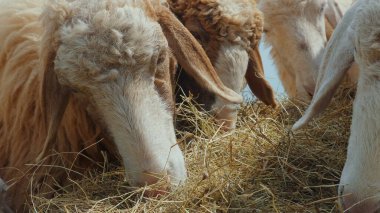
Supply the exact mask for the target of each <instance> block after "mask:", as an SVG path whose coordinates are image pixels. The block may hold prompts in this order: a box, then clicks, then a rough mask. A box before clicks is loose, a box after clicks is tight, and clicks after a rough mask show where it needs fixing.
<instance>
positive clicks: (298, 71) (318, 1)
mask: <svg viewBox="0 0 380 213" xmlns="http://www.w3.org/2000/svg"><path fill="white" fill-rule="evenodd" d="M326 5H327V1H326V0H265V1H261V2H260V4H259V8H260V9H261V10H262V11H263V13H264V19H265V24H264V31H265V32H266V33H265V41H266V42H267V43H268V44H270V45H271V46H272V50H271V51H272V52H271V54H272V56H273V58H274V60H275V62H276V64H277V66H278V69H279V72H280V78H281V81H282V83H283V85H284V88H285V90H286V92H287V93H288V95H289V96H290V97H297V98H300V99H303V100H307V101H308V100H310V99H311V96H312V95H313V93H314V89H315V79H316V76H317V71H318V68H319V64H320V61H321V57H322V54H323V50H324V47H325V44H326V40H327V38H326V33H325V23H324V22H325V20H324V10H325V7H326Z"/></svg>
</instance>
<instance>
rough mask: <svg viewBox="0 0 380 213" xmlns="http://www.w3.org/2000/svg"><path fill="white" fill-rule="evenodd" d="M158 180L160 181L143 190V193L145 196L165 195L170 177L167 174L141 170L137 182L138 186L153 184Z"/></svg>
mask: <svg viewBox="0 0 380 213" xmlns="http://www.w3.org/2000/svg"><path fill="white" fill-rule="evenodd" d="M158 182H160V183H161V182H162V184H159V185H157V186H152V188H149V189H147V190H146V191H145V193H144V195H145V196H146V197H157V196H160V195H165V194H166V193H167V192H168V190H169V185H170V177H169V176H168V175H167V174H158V173H151V172H143V173H142V175H141V176H140V178H139V181H138V182H137V185H138V186H139V187H144V186H151V185H155V184H157V183H158Z"/></svg>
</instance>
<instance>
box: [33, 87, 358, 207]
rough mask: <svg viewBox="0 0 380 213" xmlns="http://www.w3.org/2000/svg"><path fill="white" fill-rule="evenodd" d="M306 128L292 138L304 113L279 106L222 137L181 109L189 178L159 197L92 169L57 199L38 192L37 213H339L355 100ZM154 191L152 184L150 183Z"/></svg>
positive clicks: (250, 112) (342, 101)
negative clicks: (146, 195) (186, 126)
mask: <svg viewBox="0 0 380 213" xmlns="http://www.w3.org/2000/svg"><path fill="white" fill-rule="evenodd" d="M339 96H340V97H341V98H339V99H337V98H336V99H335V100H334V101H333V104H332V105H331V106H330V107H329V109H328V111H327V112H325V113H324V115H323V116H320V117H319V118H318V119H316V120H314V121H313V122H312V123H311V124H310V125H309V126H308V128H305V129H303V130H302V131H299V132H297V133H296V134H292V133H290V132H289V131H288V130H289V128H290V127H291V125H292V124H293V123H294V122H295V121H296V120H297V119H298V118H299V117H300V115H301V112H303V110H304V109H305V108H306V106H305V105H303V104H302V103H293V102H290V101H287V100H283V101H281V105H282V106H281V107H280V109H278V110H272V109H269V108H267V107H266V106H264V105H262V104H259V103H249V104H246V105H245V106H244V107H243V108H242V110H241V111H240V115H239V121H238V128H237V129H236V130H234V131H233V132H227V133H223V132H220V131H219V130H218V126H215V125H214V124H213V122H212V119H211V118H210V117H209V116H207V115H205V114H203V113H201V112H198V111H197V110H196V109H195V107H194V105H191V104H190V105H189V104H181V105H180V106H179V109H180V110H181V112H182V114H183V116H182V118H185V119H186V120H187V122H189V123H191V124H192V126H193V129H192V130H191V132H189V131H179V132H178V142H179V143H180V144H181V146H182V150H183V151H184V153H185V158H186V163H187V168H188V173H189V179H188V182H187V184H186V185H185V186H183V187H181V188H178V189H176V190H175V191H173V192H171V193H170V194H167V195H165V196H163V197H161V198H160V199H152V198H144V197H143V196H142V194H143V191H144V190H145V189H137V190H134V189H132V188H131V187H129V186H128V185H127V184H126V183H125V182H124V179H123V178H124V176H123V170H122V168H112V167H111V168H109V166H107V164H105V168H104V171H101V172H99V171H98V172H89V173H88V174H85V175H86V177H85V178H84V179H83V180H81V181H76V182H75V181H73V184H72V185H71V186H68V187H66V188H63V189H62V190H61V191H64V193H59V194H58V193H57V195H56V196H55V198H53V199H49V200H48V199H44V198H43V197H42V195H33V197H32V200H33V206H31V208H32V209H33V210H35V211H37V212H45V211H48V212H49V211H51V212H56V211H61V212H88V211H90V212H125V211H127V212H143V211H145V212H339V209H338V205H337V202H336V201H337V197H336V196H337V183H338V182H339V176H340V172H341V169H342V167H343V164H344V161H345V155H346V146H347V140H348V136H349V128H350V123H351V112H352V98H350V96H349V93H348V92H347V93H345V92H341V94H340V95H339ZM152 187H154V186H152Z"/></svg>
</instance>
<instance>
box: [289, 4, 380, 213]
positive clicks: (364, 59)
mask: <svg viewBox="0 0 380 213" xmlns="http://www.w3.org/2000/svg"><path fill="white" fill-rule="evenodd" d="M322 62H323V64H322V66H321V69H322V70H321V72H320V74H319V76H318V82H317V87H316V95H315V96H314V98H313V100H312V102H311V104H310V106H309V107H308V109H307V110H306V112H305V114H304V115H303V116H302V118H301V119H300V120H298V121H297V122H296V123H295V124H294V126H293V130H294V131H295V130H297V129H299V128H301V127H303V126H304V125H306V124H307V123H308V122H309V121H310V120H311V119H312V118H313V117H314V116H316V115H318V114H319V113H320V112H322V111H323V110H324V109H325V108H326V107H327V106H328V104H329V102H330V101H331V99H332V96H333V95H334V93H335V91H336V90H337V88H338V86H339V84H340V83H341V82H342V79H343V77H344V75H345V74H346V73H347V72H348V68H349V67H350V64H352V63H354V62H356V63H357V64H358V66H359V69H360V72H359V80H358V83H357V92H356V97H355V100H354V105H353V114H352V124H351V132H350V138H349V141H348V148H347V159H346V162H345V165H344V168H343V171H342V174H341V178H340V183H339V188H338V193H339V195H340V203H341V204H342V207H343V209H344V210H345V212H379V211H380V205H379V204H380V182H379V181H380V164H379V160H380V131H379V130H380V119H379V116H378V115H379V114H378V113H379V111H380V2H379V1H377V0H358V1H357V3H356V4H354V5H353V6H352V7H351V9H349V10H348V11H347V13H346V15H345V16H344V17H343V19H342V21H341V23H340V24H338V27H337V29H336V30H335V33H334V35H333V37H332V39H331V41H330V42H329V43H328V45H327V51H326V53H325V55H324V58H323V61H322Z"/></svg>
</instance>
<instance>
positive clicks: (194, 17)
mask: <svg viewBox="0 0 380 213" xmlns="http://www.w3.org/2000/svg"><path fill="white" fill-rule="evenodd" d="M168 2H169V5H170V7H171V9H172V10H173V11H174V13H176V15H177V16H178V17H179V18H180V19H181V21H182V22H183V23H184V25H185V26H186V28H187V29H188V30H189V31H190V32H191V33H192V34H193V35H194V37H195V38H197V40H198V41H199V43H200V44H201V45H202V47H203V48H204V50H205V51H206V53H207V56H208V57H209V58H210V60H211V62H212V64H213V66H214V68H215V70H216V72H217V73H218V76H219V78H220V79H221V80H222V81H223V83H224V84H225V85H226V86H227V87H228V88H230V89H232V90H233V91H235V92H237V93H241V92H242V90H243V89H244V88H245V87H246V85H247V82H246V79H245V77H246V74H247V73H250V72H252V75H254V76H259V77H257V78H253V79H254V80H253V81H255V80H256V82H252V81H251V82H252V84H255V86H257V85H263V86H262V87H260V86H258V87H259V88H260V89H258V90H259V91H257V90H254V91H253V92H254V93H255V92H257V93H258V95H257V96H258V97H259V99H261V100H262V101H264V102H265V103H266V104H267V105H272V106H276V102H275V100H274V95H273V91H272V88H271V87H270V86H269V84H268V83H267V82H266V81H265V79H264V76H263V70H262V67H260V65H262V64H261V58H260V57H259V58H254V57H253V56H252V54H253V52H255V51H256V53H258V50H257V43H258V41H259V39H260V37H261V33H262V24H263V23H262V22H263V21H262V14H261V12H259V11H258V10H257V9H256V5H255V3H254V2H253V1H247V0H234V1H231V0H218V1H197V0H193V1H184V0H179V1H177V0H169V1H168ZM250 60H252V61H254V63H251V65H253V66H249V62H250ZM256 65H257V66H256ZM247 79H248V78H247ZM251 79H252V78H251ZM248 83H250V81H249V80H248ZM179 85H180V86H181V87H182V88H183V89H184V91H185V92H186V91H190V92H192V93H194V94H195V96H196V97H197V101H198V102H199V103H200V104H202V105H203V106H204V108H205V109H206V110H211V111H212V112H213V114H214V115H215V117H216V119H217V121H218V122H220V123H223V124H224V127H225V128H226V129H231V128H235V125H236V120H237V109H238V107H239V106H238V105H235V104H230V103H228V102H226V101H225V100H223V99H221V98H219V97H215V96H213V95H210V94H209V93H207V92H203V91H201V92H199V91H197V89H198V88H196V89H194V88H195V87H196V86H197V85H194V83H193V82H192V81H191V80H189V78H188V77H187V76H185V77H183V76H181V75H180V76H179ZM260 93H264V94H265V93H266V95H261V94H260ZM255 94H256V93H255Z"/></svg>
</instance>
